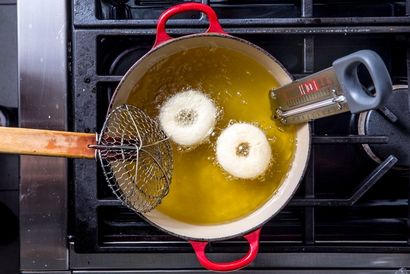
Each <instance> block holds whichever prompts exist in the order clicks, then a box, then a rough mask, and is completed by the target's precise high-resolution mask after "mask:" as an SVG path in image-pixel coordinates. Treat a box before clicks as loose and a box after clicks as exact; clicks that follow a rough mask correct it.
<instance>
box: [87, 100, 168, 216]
mask: <svg viewBox="0 0 410 274" xmlns="http://www.w3.org/2000/svg"><path fill="white" fill-rule="evenodd" d="M90 147H93V148H96V149H97V155H98V158H99V160H100V163H101V166H102V168H103V171H104V175H105V178H106V180H107V183H108V185H109V186H110V187H111V189H112V191H113V193H114V194H115V195H116V196H117V197H118V198H119V199H120V200H121V201H122V202H123V203H124V204H125V205H126V206H128V207H129V208H131V209H133V210H135V211H137V212H148V211H150V210H152V209H153V208H155V207H156V206H157V205H158V204H159V203H160V202H161V200H162V198H164V197H165V196H166V195H167V194H168V190H169V184H170V182H171V174H172V151H171V146H170V144H169V142H168V138H167V136H166V135H165V133H164V132H163V131H162V130H161V128H160V126H159V124H158V123H157V121H156V120H153V119H152V118H150V117H149V116H147V115H146V114H145V113H144V112H143V111H142V110H140V109H138V108H137V107H134V106H130V105H122V106H119V107H117V108H116V109H114V110H113V111H112V112H111V113H110V114H109V115H108V117H107V119H106V121H105V123H104V126H103V128H102V130H101V133H100V135H99V137H98V143H97V145H90Z"/></svg>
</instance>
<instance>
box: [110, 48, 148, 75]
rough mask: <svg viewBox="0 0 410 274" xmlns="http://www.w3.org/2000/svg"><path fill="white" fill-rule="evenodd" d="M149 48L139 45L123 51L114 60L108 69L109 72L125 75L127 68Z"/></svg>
mask: <svg viewBox="0 0 410 274" xmlns="http://www.w3.org/2000/svg"><path fill="white" fill-rule="evenodd" d="M149 50H150V48H149V47H141V46H138V47H132V48H130V49H127V50H125V51H123V52H122V53H121V54H119V55H118V56H117V58H115V59H114V61H113V62H112V64H111V66H110V68H109V71H108V72H109V74H112V75H124V74H125V73H126V72H127V70H128V69H129V68H130V67H131V66H132V65H133V64H134V63H135V62H136V61H137V60H139V59H140V58H141V57H142V56H144V54H145V53H147V52H148V51H149Z"/></svg>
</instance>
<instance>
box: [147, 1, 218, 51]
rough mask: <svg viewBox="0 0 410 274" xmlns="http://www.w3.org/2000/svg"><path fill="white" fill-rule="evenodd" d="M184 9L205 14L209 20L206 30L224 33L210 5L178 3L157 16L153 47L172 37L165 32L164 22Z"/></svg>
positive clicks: (184, 10)
mask: <svg viewBox="0 0 410 274" xmlns="http://www.w3.org/2000/svg"><path fill="white" fill-rule="evenodd" d="M186 11H200V12H203V13H205V14H206V16H207V17H208V20H209V28H208V29H207V30H206V32H216V33H225V31H224V30H223V28H222V27H221V25H220V24H219V21H218V17H217V16H216V13H215V11H214V10H213V9H212V8H211V7H210V6H208V5H205V4H200V3H184V4H179V5H175V6H173V7H170V8H169V9H167V10H166V11H164V12H163V13H162V14H161V16H160V17H159V19H158V24H157V37H156V38H155V43H154V48H155V47H157V46H159V45H160V44H162V43H164V42H166V41H168V40H170V39H172V37H171V36H169V35H168V34H167V32H166V29H165V24H166V23H167V21H168V20H169V18H171V17H172V16H174V15H175V14H178V13H182V12H186Z"/></svg>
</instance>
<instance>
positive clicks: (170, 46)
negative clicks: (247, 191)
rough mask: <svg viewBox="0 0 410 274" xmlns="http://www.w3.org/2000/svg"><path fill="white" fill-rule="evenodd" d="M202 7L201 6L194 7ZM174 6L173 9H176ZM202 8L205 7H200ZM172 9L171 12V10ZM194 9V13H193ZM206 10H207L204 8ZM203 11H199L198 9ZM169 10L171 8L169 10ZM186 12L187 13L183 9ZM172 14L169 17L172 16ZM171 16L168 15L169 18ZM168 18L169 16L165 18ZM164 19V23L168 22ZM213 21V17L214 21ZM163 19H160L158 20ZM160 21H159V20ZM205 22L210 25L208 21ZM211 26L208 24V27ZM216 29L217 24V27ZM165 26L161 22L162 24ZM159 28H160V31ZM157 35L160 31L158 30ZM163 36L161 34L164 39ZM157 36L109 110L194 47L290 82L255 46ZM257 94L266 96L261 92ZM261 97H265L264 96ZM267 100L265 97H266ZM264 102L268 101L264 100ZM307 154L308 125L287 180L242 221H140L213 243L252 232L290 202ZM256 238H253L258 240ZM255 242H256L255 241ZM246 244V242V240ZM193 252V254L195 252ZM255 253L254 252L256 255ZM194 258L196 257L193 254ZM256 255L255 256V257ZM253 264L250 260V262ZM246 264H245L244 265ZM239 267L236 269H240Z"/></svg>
mask: <svg viewBox="0 0 410 274" xmlns="http://www.w3.org/2000/svg"><path fill="white" fill-rule="evenodd" d="M191 4H192V3H187V4H181V5H178V6H184V5H190V6H189V7H191V8H189V9H188V10H192V9H194V8H192V5H191ZM196 5H202V4H196ZM178 6H175V7H178ZM202 6H205V5H202ZM175 7H173V8H175ZM197 7H198V6H196V8H195V9H194V10H198V9H197ZM206 7H207V8H206V9H210V8H209V7H208V6H206ZM201 8H203V7H201ZM171 9H172V8H171ZM185 10H187V9H185ZM200 11H203V12H206V11H207V12H206V13H207V15H208V18H210V14H208V12H209V10H206V11H204V10H200ZM175 13H176V12H174V13H173V14H175ZM173 14H171V15H173ZM168 18H169V16H168ZM168 18H165V21H166V20H167V19H168ZM215 18H216V17H215ZM162 19H164V18H162ZM160 20H161V18H160ZM209 21H212V20H211V18H210V20H209ZM212 24H215V22H211V25H212ZM218 25H219V23H218ZM164 26H165V22H164ZM164 26H163V27H164ZM158 31H164V33H165V29H163V30H158ZM216 31H218V32H223V30H222V29H218V28H216ZM164 33H161V34H162V35H164ZM158 36H159V35H158V32H157V42H156V45H155V46H154V48H153V49H152V50H151V51H150V52H148V53H147V54H146V55H145V56H143V57H142V58H141V59H140V60H139V61H137V62H136V63H135V64H134V65H133V66H132V67H131V68H130V69H129V71H128V72H127V73H126V75H125V76H124V77H123V79H122V81H121V82H120V84H119V86H118V87H117V90H116V93H115V95H114V97H113V99H112V101H111V106H110V108H111V109H112V108H115V107H117V106H119V105H122V104H125V103H126V102H127V99H128V98H129V96H130V93H131V91H132V90H133V87H134V86H135V85H136V84H137V83H138V81H139V80H140V79H141V78H142V77H143V75H144V74H145V73H146V72H147V70H148V69H149V68H151V67H152V66H153V65H155V64H156V63H158V62H160V61H161V60H163V59H164V58H167V57H168V56H171V55H173V54H177V53H179V52H182V51H185V50H187V49H192V48H196V47H204V46H210V47H222V48H225V49H229V50H233V51H238V52H241V53H242V54H245V55H247V56H248V57H250V58H252V59H253V60H256V61H257V62H258V63H259V64H260V65H262V66H263V67H264V68H265V69H266V70H267V71H268V72H269V73H270V74H271V75H272V76H273V77H274V78H275V79H276V80H277V81H278V83H279V84H280V85H285V84H288V83H290V82H291V81H292V78H291V76H290V75H289V73H288V72H287V71H286V70H285V69H284V67H283V66H282V65H281V64H280V63H279V62H278V61H277V60H276V59H275V58H273V57H272V56H271V55H270V54H269V53H267V52H266V51H264V50H263V49H261V48H259V47H258V46H256V45H254V44H252V43H250V42H248V41H246V40H243V39H239V38H236V37H233V36H229V35H227V34H225V33H216V32H207V33H203V34H194V35H187V36H183V37H180V38H175V39H171V38H170V37H169V36H167V35H166V33H165V36H163V37H162V38H161V39H162V40H161V41H158V40H159V39H158ZM260 92H268V91H265V90H261V91H260ZM264 96H265V94H264ZM266 97H267V98H268V96H267V95H266ZM267 100H268V99H267ZM309 150H310V130H309V126H308V124H302V125H300V126H299V127H298V129H297V134H296V151H295V154H294V155H295V156H294V160H293V163H292V165H291V167H290V170H289V173H288V175H287V177H286V178H285V179H284V181H283V182H282V184H281V186H280V187H279V189H278V191H277V193H276V194H274V195H273V196H272V197H271V198H270V199H269V200H268V201H267V202H266V203H265V204H264V205H263V206H261V207H260V208H259V209H257V210H256V211H254V212H253V213H251V214H250V215H248V216H246V217H243V218H241V219H239V220H235V221H232V222H229V223H224V224H217V225H195V224H190V223H185V222H181V221H179V220H176V219H173V218H171V217H169V216H167V215H164V214H163V213H161V212H159V211H158V210H153V211H151V212H149V213H145V214H143V217H144V218H145V219H146V220H147V221H148V222H150V223H151V224H153V225H154V226H156V227H158V228H159V229H161V230H163V231H166V232H168V233H169V234H172V235H176V236H178V237H182V238H184V239H187V240H194V241H214V240H222V239H227V238H232V237H236V236H240V235H245V234H247V233H250V232H252V231H255V230H256V229H258V228H260V227H261V226H262V225H263V224H264V223H265V222H267V221H268V220H269V219H270V218H272V217H273V216H275V215H276V214H277V213H278V212H279V211H280V210H281V209H282V208H283V207H284V206H285V205H286V203H287V202H288V201H289V200H290V198H291V197H292V195H293V194H294V192H295V191H296V189H297V187H298V185H299V182H300V180H301V178H302V176H303V174H304V171H305V167H306V164H307V161H308V157H309ZM258 236H259V234H258V235H257V238H258ZM256 240H258V239H256ZM248 241H249V240H248ZM194 248H195V247H194ZM196 251H197V250H196ZM256 252H257V251H256ZM197 255H198V254H197ZM255 255H256V254H255ZM252 260H253V258H252ZM201 263H202V264H203V265H204V266H205V267H207V268H209V269H212V270H218V271H225V270H235V268H234V267H237V265H236V266H233V267H231V268H229V267H228V268H223V267H222V268H220V269H213V268H212V267H210V266H207V265H205V264H204V263H203V262H201ZM248 263H249V262H248ZM243 266H244V265H241V266H240V267H243Z"/></svg>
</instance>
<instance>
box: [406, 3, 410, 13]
mask: <svg viewBox="0 0 410 274" xmlns="http://www.w3.org/2000/svg"><path fill="white" fill-rule="evenodd" d="M406 15H407V16H410V0H406Z"/></svg>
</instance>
